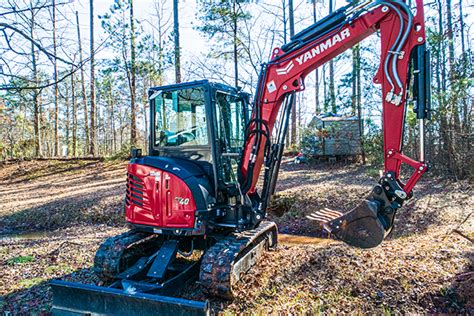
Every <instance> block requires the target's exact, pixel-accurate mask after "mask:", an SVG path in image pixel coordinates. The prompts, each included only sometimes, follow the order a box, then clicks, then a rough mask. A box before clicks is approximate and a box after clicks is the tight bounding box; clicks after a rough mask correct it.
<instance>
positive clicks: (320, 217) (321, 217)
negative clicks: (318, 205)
mask: <svg viewBox="0 0 474 316" xmlns="http://www.w3.org/2000/svg"><path fill="white" fill-rule="evenodd" d="M342 215H343V214H342V213H341V212H338V211H334V210H331V209H328V208H324V209H322V210H319V211H316V212H313V213H311V214H310V215H307V216H306V218H307V219H310V220H313V221H318V222H321V223H322V224H324V223H327V222H329V221H331V220H333V219H336V218H338V217H340V216H342Z"/></svg>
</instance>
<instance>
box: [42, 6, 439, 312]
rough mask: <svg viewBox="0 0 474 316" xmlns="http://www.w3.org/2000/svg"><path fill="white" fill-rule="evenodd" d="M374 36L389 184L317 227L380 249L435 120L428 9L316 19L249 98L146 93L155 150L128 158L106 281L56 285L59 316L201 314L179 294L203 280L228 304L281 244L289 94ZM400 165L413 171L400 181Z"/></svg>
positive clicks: (101, 265)
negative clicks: (122, 228)
mask: <svg viewBox="0 0 474 316" xmlns="http://www.w3.org/2000/svg"><path fill="white" fill-rule="evenodd" d="M377 32H378V33H379V36H380V42H381V47H380V48H381V52H380V65H379V69H378V71H377V73H376V75H375V78H374V83H376V84H380V85H381V87H382V109H383V115H382V121H383V122H382V123H383V135H384V138H383V139H384V146H383V150H384V157H385V164H384V173H383V176H382V177H381V179H380V181H379V183H378V184H377V185H376V186H375V187H374V188H373V190H372V191H371V193H370V194H369V196H368V197H367V198H366V199H365V200H364V201H363V202H362V203H360V205H358V206H357V207H355V208H354V209H353V210H351V211H349V212H347V213H345V214H342V213H340V212H337V211H332V210H327V209H324V210H320V211H317V212H315V213H314V214H311V215H310V216H309V218H310V219H312V220H316V221H319V222H321V223H322V225H323V226H324V228H325V229H326V230H328V231H329V232H330V233H331V236H333V237H334V238H336V239H339V240H342V241H343V242H345V243H347V244H349V245H351V246H354V247H360V248H372V247H376V246H377V245H379V244H380V243H381V242H382V241H383V239H384V238H385V237H386V236H387V235H388V234H389V233H390V231H391V230H392V227H393V223H394V217H395V214H396V212H397V210H398V209H399V208H401V207H402V205H403V204H404V203H405V201H407V200H408V199H410V198H411V197H412V195H413V192H412V190H413V187H414V186H415V184H416V183H417V181H418V180H419V179H420V177H421V176H422V175H423V174H424V173H425V172H426V171H427V169H428V163H427V162H426V161H425V158H424V141H423V135H424V120H425V119H429V118H430V71H429V70H430V62H429V51H428V50H427V49H426V44H425V42H426V35H425V23H424V13H423V1H422V0H415V1H414V3H411V2H410V3H406V2H403V1H401V0H377V1H373V0H372V1H371V0H369V1H356V2H352V3H349V4H348V5H346V6H345V7H342V8H340V9H339V10H337V11H335V12H334V13H332V14H330V15H328V16H327V17H325V18H323V19H321V20H320V21H317V22H316V23H314V24H313V25H311V26H310V27H308V28H306V29H304V30H303V31H301V32H300V33H298V34H296V35H295V36H293V37H292V38H291V41H290V42H289V43H287V44H285V45H283V46H282V47H278V48H274V49H273V51H272V56H271V59H270V61H268V62H267V63H264V64H263V65H262V67H261V72H260V75H259V79H258V84H257V87H256V93H255V97H254V98H253V101H252V102H250V95H249V94H248V93H245V92H243V91H242V90H241V89H239V88H236V87H229V86H227V85H224V84H219V83H214V82H210V81H207V80H201V81H194V82H189V83H180V84H173V85H168V86H161V87H154V88H151V89H149V102H150V129H149V130H150V135H149V140H150V141H149V148H148V154H147V155H142V152H141V150H140V149H133V150H132V158H131V160H130V163H129V164H128V167H127V187H126V199H125V218H126V220H127V222H128V223H129V224H130V226H131V229H130V231H127V232H125V233H123V234H121V235H118V236H115V237H111V238H109V239H107V240H106V241H105V242H104V243H103V244H102V245H100V247H99V249H98V250H97V253H96V255H95V260H94V270H95V271H96V273H97V274H98V275H99V276H100V277H101V278H103V279H104V280H105V281H109V282H106V283H105V284H110V285H109V286H96V285H86V284H80V283H73V282H65V281H61V280H53V281H52V282H51V287H52V291H53V308H52V312H53V314H54V315H84V314H88V315H94V314H97V315H98V314H100V315H135V314H137V315H145V314H150V315H155V314H157V315H173V316H176V315H207V314H209V313H210V312H211V310H210V304H209V301H194V300H188V299H185V298H183V297H182V296H183V295H182V293H183V292H180V291H182V290H183V287H186V285H189V284H196V283H195V281H196V280H197V281H198V284H199V287H200V288H202V289H203V291H204V292H205V293H207V294H208V295H209V296H218V297H223V298H232V297H234V295H235V289H236V286H239V284H238V283H239V280H240V279H241V277H242V275H244V274H245V273H246V272H248V271H249V269H250V268H251V267H252V266H254V265H255V264H257V263H258V259H259V257H260V256H261V254H262V253H263V252H264V251H266V250H271V249H274V248H275V247H276V244H277V227H276V225H275V223H273V222H271V221H269V220H268V219H267V213H266V209H267V205H268V203H269V200H270V198H271V197H272V195H273V194H274V192H275V186H276V183H277V176H278V171H279V167H280V162H281V159H282V155H283V149H284V146H285V136H286V133H287V129H288V122H289V117H290V113H291V108H292V106H294V101H295V94H296V93H297V92H299V91H302V90H304V89H305V85H304V78H305V77H306V76H307V75H308V74H309V73H311V72H312V71H313V70H315V69H316V68H318V67H320V66H321V65H323V64H324V63H326V62H327V61H329V60H331V59H332V58H335V57H336V56H338V55H339V54H341V53H342V52H344V51H345V50H347V49H349V48H351V47H353V46H354V45H356V44H357V43H359V42H360V41H362V40H363V39H365V38H366V37H368V36H370V35H372V34H374V33H377ZM408 102H413V105H414V106H413V110H414V111H415V113H416V117H417V119H419V122H420V125H419V126H420V146H419V147H420V161H417V160H415V159H412V158H409V157H407V156H406V155H404V154H403V152H402V138H403V127H404V118H405V114H406V111H407V108H408V106H407V103H408ZM402 164H405V165H408V166H410V167H412V170H413V173H412V175H411V177H410V178H409V179H408V181H407V182H406V183H403V182H402V181H401V180H400V168H401V166H402ZM262 169H263V173H264V174H263V177H260V178H261V181H260V182H259V176H260V173H261V170H262ZM257 184H258V185H259V187H257ZM192 282H194V283H192ZM180 294H181V295H180Z"/></svg>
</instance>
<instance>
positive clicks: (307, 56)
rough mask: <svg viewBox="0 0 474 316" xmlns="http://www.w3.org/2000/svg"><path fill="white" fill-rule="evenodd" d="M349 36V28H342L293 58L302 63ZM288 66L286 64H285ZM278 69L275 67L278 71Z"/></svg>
mask: <svg viewBox="0 0 474 316" xmlns="http://www.w3.org/2000/svg"><path fill="white" fill-rule="evenodd" d="M349 36H351V33H350V31H349V29H348V28H347V29H344V30H342V31H341V32H340V33H337V34H336V35H334V36H333V37H331V38H329V39H328V40H327V41H326V42H323V43H321V44H319V45H317V46H316V47H314V48H312V49H311V50H309V51H307V52H306V53H304V54H302V55H300V56H299V57H296V58H295V59H294V60H296V61H297V62H298V64H299V65H302V64H303V63H305V62H307V61H308V60H310V59H312V58H314V57H315V56H317V55H319V54H321V53H322V52H324V51H325V50H327V49H328V48H331V47H333V46H334V45H336V43H339V42H341V41H343V40H344V39H346V38H348V37H349ZM287 67H288V66H287ZM278 70H279V69H277V72H278Z"/></svg>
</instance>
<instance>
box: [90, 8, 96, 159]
mask: <svg viewBox="0 0 474 316" xmlns="http://www.w3.org/2000/svg"><path fill="white" fill-rule="evenodd" d="M89 5H90V33H91V35H90V38H91V42H90V59H91V78H90V80H91V82H90V87H91V95H90V98H91V101H90V102H91V127H90V136H91V139H90V148H89V154H91V155H92V156H95V155H96V149H95V146H96V133H95V132H96V127H95V115H96V114H95V52H94V0H89Z"/></svg>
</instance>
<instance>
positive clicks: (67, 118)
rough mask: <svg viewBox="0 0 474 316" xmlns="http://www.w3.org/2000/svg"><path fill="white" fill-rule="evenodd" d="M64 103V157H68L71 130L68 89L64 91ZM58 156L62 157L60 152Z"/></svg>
mask: <svg viewBox="0 0 474 316" xmlns="http://www.w3.org/2000/svg"><path fill="white" fill-rule="evenodd" d="M71 89H72V86H71ZM64 103H65V104H66V139H65V143H66V156H67V157H69V145H70V143H69V136H70V134H71V133H70V129H71V122H70V119H71V113H70V112H71V105H70V104H69V89H67V90H66V95H65V98H64ZM60 155H61V156H62V152H61V153H60Z"/></svg>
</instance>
